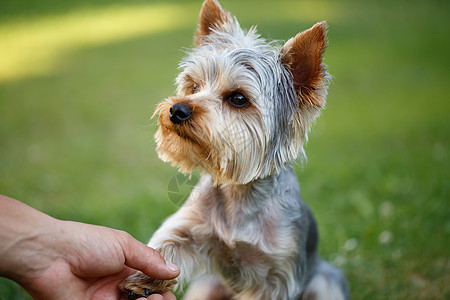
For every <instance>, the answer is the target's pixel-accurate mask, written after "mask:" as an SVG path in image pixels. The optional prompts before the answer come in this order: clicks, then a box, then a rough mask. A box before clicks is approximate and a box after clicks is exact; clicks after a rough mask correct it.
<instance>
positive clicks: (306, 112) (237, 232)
mask: <svg viewBox="0 0 450 300" xmlns="http://www.w3.org/2000/svg"><path fill="white" fill-rule="evenodd" d="M326 33H327V23H326V22H320V23H317V24H315V25H314V26H313V27H311V28H310V29H308V30H306V31H303V32H301V33H299V34H297V35H296V36H295V37H293V38H291V39H290V40H288V41H287V42H286V43H285V44H284V45H283V46H279V45H277V44H276V43H274V42H266V41H265V40H264V39H263V38H261V37H260V36H259V35H258V34H257V32H256V29H255V27H252V28H251V29H250V30H248V31H245V30H243V29H241V27H240V25H239V23H238V21H237V19H236V18H234V17H233V16H232V15H231V14H230V13H229V12H227V11H225V10H224V9H223V8H222V7H221V6H220V4H219V3H218V2H217V1H215V0H206V1H205V2H204V3H203V6H202V8H201V11H200V16H199V24H198V29H197V31H196V33H195V39H194V43H195V48H194V49H193V50H192V52H190V53H189V54H188V56H187V58H185V59H184V60H182V62H181V64H180V68H181V69H182V71H181V73H180V74H179V76H178V77H177V85H178V89H177V95H176V96H174V97H170V98H168V99H167V100H165V101H164V102H163V103H161V104H160V105H159V106H158V107H157V109H156V112H155V115H158V126H159V127H158V131H157V133H156V135H155V139H156V143H157V152H158V155H159V157H160V158H161V159H162V160H163V161H166V162H171V163H172V165H175V166H177V167H178V168H179V170H180V171H181V172H183V173H187V174H189V173H191V172H192V171H193V170H194V169H198V170H200V172H201V173H202V177H201V178H200V180H199V182H198V184H197V186H196V187H195V188H194V191H195V192H194V193H192V194H191V195H190V196H189V198H188V200H187V201H186V203H185V204H184V205H183V206H182V207H181V208H180V209H179V210H178V211H177V212H176V213H175V214H174V215H172V216H171V217H169V218H168V219H167V220H166V221H165V222H164V223H163V225H162V226H161V227H160V228H159V229H158V230H157V231H156V232H155V234H154V235H153V237H152V238H151V240H150V242H149V244H148V245H149V246H150V247H152V248H154V249H156V250H157V251H159V253H160V254H161V255H162V256H163V257H164V258H165V259H166V260H167V261H170V262H173V263H175V264H176V265H178V266H179V267H180V270H181V274H180V276H179V277H178V279H177V280H167V281H160V280H155V279H152V278H149V277H147V276H146V275H144V274H143V273H140V272H138V273H136V274H134V275H132V276H131V277H129V278H127V279H125V280H124V281H123V282H122V283H121V285H120V288H121V290H122V291H126V292H128V295H129V297H130V298H136V297H140V296H147V295H149V294H150V293H154V292H157V293H162V292H164V291H167V290H168V289H172V288H175V289H177V288H180V287H183V286H185V285H186V284H187V283H189V282H190V281H191V280H192V279H195V278H197V279H196V280H194V282H193V283H192V284H191V286H190V288H189V289H188V290H187V291H186V293H185V298H186V299H245V300H247V299H335V300H338V299H349V288H348V284H347V281H346V279H345V277H344V275H343V274H342V272H341V271H340V270H339V269H337V268H335V267H334V266H332V265H331V264H329V263H326V262H324V261H322V260H321V258H320V257H319V256H318V254H317V243H318V232H317V227H316V222H315V220H314V218H313V215H312V213H311V211H310V210H309V208H308V207H307V205H306V204H305V202H304V201H303V200H302V198H301V195H300V188H299V186H298V182H297V178H296V175H295V173H294V171H293V167H292V165H293V163H294V162H295V160H296V159H297V158H299V157H304V156H305V153H304V149H303V145H304V143H305V142H306V141H307V138H308V132H309V130H310V128H311V126H312V124H313V123H314V121H315V119H316V118H317V117H318V116H319V115H320V112H321V109H322V108H323V107H324V106H325V100H326V95H327V86H328V82H329V78H330V76H329V74H328V73H327V70H326V66H325V65H324V64H323V62H322V60H323V53H324V51H325V48H326V46H327V38H326Z"/></svg>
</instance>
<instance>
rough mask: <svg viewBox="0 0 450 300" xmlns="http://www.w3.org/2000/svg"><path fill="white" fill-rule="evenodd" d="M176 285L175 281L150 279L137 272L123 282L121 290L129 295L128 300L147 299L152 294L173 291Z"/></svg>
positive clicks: (120, 286)
mask: <svg viewBox="0 0 450 300" xmlns="http://www.w3.org/2000/svg"><path fill="white" fill-rule="evenodd" d="M176 283H177V281H176V280H175V279H172V280H158V279H154V278H150V277H148V276H147V275H145V274H143V273H142V272H137V273H136V274H133V275H131V276H129V277H128V278H126V279H125V280H124V281H122V282H121V283H120V285H119V288H120V290H121V291H122V292H125V293H127V294H128V299H136V298H140V297H144V298H147V297H148V296H149V295H152V294H162V293H164V292H166V291H168V290H170V289H172V288H173V287H174V285H175V284H176Z"/></svg>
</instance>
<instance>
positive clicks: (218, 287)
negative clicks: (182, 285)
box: [183, 274, 233, 300]
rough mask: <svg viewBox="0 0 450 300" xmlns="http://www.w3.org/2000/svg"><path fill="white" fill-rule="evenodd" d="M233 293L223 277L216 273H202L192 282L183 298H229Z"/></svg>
mask: <svg viewBox="0 0 450 300" xmlns="http://www.w3.org/2000/svg"><path fill="white" fill-rule="evenodd" d="M232 297H233V293H232V292H231V290H230V289H229V288H228V287H227V286H226V285H225V283H224V282H223V280H222V278H220V277H218V276H214V275H206V274H204V275H201V276H200V277H198V278H197V279H196V280H195V281H193V282H192V284H191V285H190V287H189V289H188V290H187V291H186V293H185V294H184V296H183V300H229V299H232Z"/></svg>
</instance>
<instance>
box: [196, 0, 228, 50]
mask: <svg viewBox="0 0 450 300" xmlns="http://www.w3.org/2000/svg"><path fill="white" fill-rule="evenodd" d="M231 22H232V16H231V14H230V13H229V12H228V11H226V10H224V9H223V8H222V7H221V6H220V4H219V2H217V1H216V0H205V2H203V5H202V9H201V11H200V15H199V17H198V29H197V32H196V33H195V39H194V42H195V45H196V46H199V45H201V44H202V42H203V40H204V38H205V37H206V36H207V35H209V34H210V33H211V32H212V30H213V29H214V30H221V28H222V26H223V25H224V24H227V23H231Z"/></svg>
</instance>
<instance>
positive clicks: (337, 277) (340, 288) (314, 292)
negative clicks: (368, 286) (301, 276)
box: [300, 260, 350, 300]
mask: <svg viewBox="0 0 450 300" xmlns="http://www.w3.org/2000/svg"><path fill="white" fill-rule="evenodd" d="M300 299H301V300H349V299H350V288H349V286H348V283H347V280H346V278H345V276H344V274H342V272H341V270H339V269H338V268H336V267H335V266H333V265H331V264H329V263H327V262H324V261H322V260H318V261H317V266H316V269H315V272H314V273H313V275H312V277H311V280H310V281H309V283H308V284H307V285H306V288H305V290H304V291H303V293H302V295H301V297H300Z"/></svg>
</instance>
